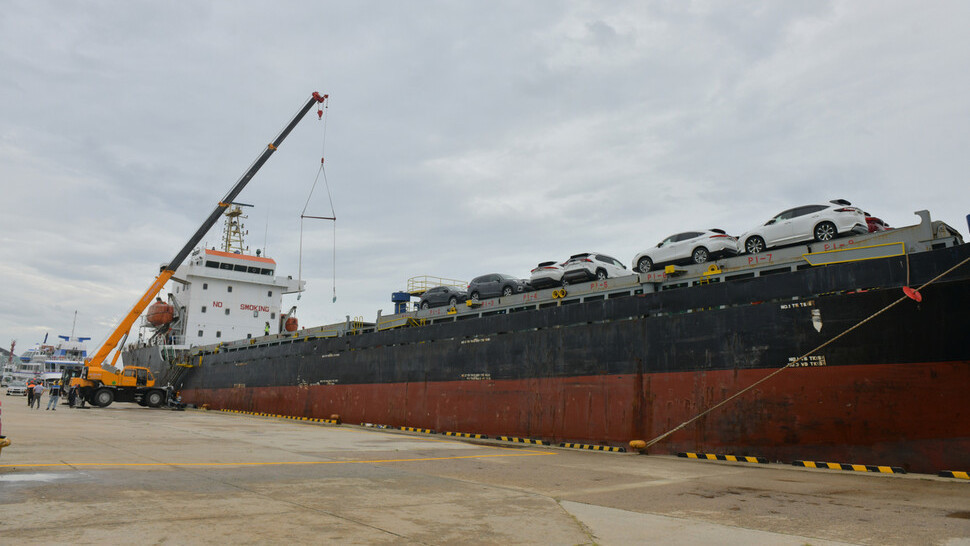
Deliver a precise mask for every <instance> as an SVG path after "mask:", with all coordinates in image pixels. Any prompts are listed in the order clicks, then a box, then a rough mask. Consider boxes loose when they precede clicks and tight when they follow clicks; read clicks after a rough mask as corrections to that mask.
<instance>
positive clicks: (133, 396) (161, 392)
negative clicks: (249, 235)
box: [62, 92, 329, 407]
mask: <svg viewBox="0 0 970 546" xmlns="http://www.w3.org/2000/svg"><path fill="white" fill-rule="evenodd" d="M328 98H329V95H321V94H319V93H317V92H314V93H313V94H312V95H311V97H310V99H309V100H307V102H306V104H304V105H303V107H302V108H300V110H299V111H298V112H297V113H296V115H295V116H293V119H291V120H290V122H289V124H288V125H287V126H286V127H284V128H283V130H282V131H281V132H280V133H279V135H277V137H276V139H275V140H273V142H271V143H270V144H269V145H268V146H267V147H266V149H265V150H263V152H262V154H260V156H259V157H258V158H257V159H256V161H255V162H254V163H253V164H252V166H250V167H249V170H247V171H246V173H245V174H243V175H242V177H241V178H240V179H239V180H238V181H237V182H236V184H235V185H233V187H232V189H230V190H229V193H227V194H226V195H225V197H223V198H222V199H221V200H220V201H219V202H218V204H216V207H215V209H214V210H213V211H212V213H211V214H209V217H208V218H206V219H205V221H204V222H202V225H201V226H199V229H198V230H196V232H195V234H193V235H192V237H190V238H189V240H188V241H187V242H186V243H185V246H183V247H182V250H180V251H179V252H178V254H176V255H175V258H173V259H172V261H170V262H169V263H168V265H166V266H164V267H162V270H161V272H160V273H159V275H158V277H156V278H155V282H153V283H152V285H151V286H149V287H148V290H146V291H145V294H144V295H142V297H141V299H139V300H138V301H137V302H136V303H135V305H134V307H132V308H131V311H129V312H128V314H127V315H126V316H125V318H124V319H123V320H122V321H121V323H120V324H118V326H117V327H116V328H115V329H114V331H113V332H112V333H111V335H110V336H108V339H107V340H106V341H105V342H104V344H103V345H102V346H101V348H99V349H98V352H97V353H95V355H94V356H93V357H92V358H90V359H89V360H87V361H85V363H84V366H83V367H82V368H81V369H80V370H79V371H74V373H68V372H65V376H64V377H63V378H62V384H63V385H65V386H70V387H77V388H78V389H79V394H80V395H81V397H82V399H83V400H86V401H88V403H90V404H91V405H93V406H98V407H106V406H109V405H111V403H112V402H114V401H118V402H137V403H139V404H142V405H145V406H149V407H158V406H161V405H162V404H164V403H165V402H166V401H167V400H168V392H167V391H166V389H165V387H164V386H161V385H156V383H155V378H154V377H153V376H152V373H151V371H150V370H149V369H148V368H143V367H137V366H129V367H126V368H124V369H123V370H121V371H120V372H119V371H118V370H117V369H115V368H114V367H110V368H106V367H104V366H102V364H103V363H104V361H105V359H106V358H107V357H108V354H109V353H111V351H112V350H114V349H116V348H117V349H118V350H119V351H120V350H121V348H120V347H118V344H119V342H120V341H121V340H122V339H123V338H124V337H125V336H127V335H128V332H129V331H130V330H131V327H132V326H133V325H134V324H135V321H136V320H138V317H139V316H141V314H142V312H143V311H144V310H145V308H147V307H148V304H150V303H151V302H152V300H153V299H154V298H155V296H156V295H157V294H158V293H159V292H160V291H161V290H162V287H164V286H165V283H167V282H168V280H169V279H171V278H172V275H174V274H175V270H176V269H178V267H179V266H180V265H181V264H182V262H183V261H185V258H186V257H188V255H189V253H190V252H192V249H193V248H195V245H197V244H198V243H199V242H200V241H201V240H202V238H203V237H205V235H206V233H208V232H209V229H210V228H212V226H213V225H215V223H216V222H217V221H218V220H219V217H220V216H222V214H223V212H224V211H225V209H226V208H227V207H229V206H230V205H231V204H232V202H233V200H235V199H236V197H237V196H238V195H239V193H240V192H242V190H243V188H245V187H246V185H247V184H248V183H249V181H250V180H251V179H252V178H253V176H254V175H255V174H256V173H257V172H258V171H259V169H260V168H261V167H262V166H263V164H264V163H266V161H267V160H268V159H269V157H270V156H271V155H273V152H275V151H276V150H277V148H279V146H280V144H282V143H283V140H284V139H286V137H287V136H288V135H289V134H290V132H291V131H293V129H294V128H295V127H296V125H297V124H298V123H299V122H300V120H302V119H303V116H305V115H306V113H307V112H309V111H310V109H311V108H312V107H313V106H314V105H316V104H324V103H325V102H326V101H327V99H328ZM318 114H319V115H320V116H322V110H321V111H318ZM116 358H117V357H116Z"/></svg>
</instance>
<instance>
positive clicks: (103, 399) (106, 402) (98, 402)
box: [91, 387, 115, 408]
mask: <svg viewBox="0 0 970 546" xmlns="http://www.w3.org/2000/svg"><path fill="white" fill-rule="evenodd" d="M114 401H115V393H113V392H111V389H107V388H103V387H102V388H100V389H98V390H97V391H95V392H94V396H93V397H91V403H92V404H94V405H95V406H98V407H99V408H106V407H108V406H110V405H111V403H112V402H114Z"/></svg>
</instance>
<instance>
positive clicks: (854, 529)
mask: <svg viewBox="0 0 970 546" xmlns="http://www.w3.org/2000/svg"><path fill="white" fill-rule="evenodd" d="M2 401H3V402H5V404H4V408H3V410H4V411H3V433H4V434H5V435H7V437H8V438H9V439H10V440H11V441H12V442H13V444H12V445H11V446H10V447H7V448H4V449H3V451H2V453H0V536H7V537H17V538H16V541H17V542H18V543H68V542H69V543H92V542H99V541H104V540H110V537H117V536H120V534H125V535H128V536H140V537H145V538H148V539H149V540H150V541H153V542H170V543H215V542H219V543H224V542H236V541H240V542H245V543H252V542H283V541H293V540H296V541H300V542H308V543H309V542H312V543H325V542H338V541H339V542H341V543H385V542H391V543H425V544H442V543H459V542H462V543H464V542H475V543H543V544H548V543H556V544H589V543H598V544H630V543H642V542H644V541H645V539H646V538H647V537H649V539H650V541H651V542H658V543H671V544H697V543H703V542H701V541H706V542H710V543H719V544H724V543H736V544H741V543H743V544H805V543H811V544H837V543H851V544H862V543H866V544H916V543H921V544H941V543H947V544H957V543H960V544H963V543H966V541H967V537H970V512H968V511H967V507H968V506H970V502H968V501H970V480H961V479H956V478H941V477H937V476H931V475H925V474H879V473H862V472H852V471H839V470H821V469H809V468H796V467H792V466H790V465H781V464H759V463H734V462H728V461H698V460H692V459H682V458H677V457H671V456H655V455H646V456H645V455H639V454H635V453H605V452H598V451H589V450H577V449H570V448H561V447H554V446H537V445H528V444H521V443H510V442H498V441H492V440H476V439H463V438H454V437H443V436H442V435H440V434H436V435H429V434H423V433H420V432H405V431H397V430H379V429H375V428H368V427H362V426H353V425H346V424H344V425H331V424H326V423H317V422H305V421H294V420H287V419H279V418H273V417H260V416H253V415H245V414H238V413H228V412H216V411H202V410H188V411H184V412H175V411H169V410H160V409H159V410H152V409H147V408H141V407H138V406H134V405H116V406H111V407H109V408H104V409H85V410H79V409H74V410H71V409H69V408H68V407H67V406H66V405H61V406H60V407H59V408H58V409H59V410H60V411H57V412H56V413H54V412H49V411H45V410H28V409H27V408H26V403H25V400H24V399H23V398H19V397H4V399H3V400H2ZM44 402H45V403H46V398H45V400H44Z"/></svg>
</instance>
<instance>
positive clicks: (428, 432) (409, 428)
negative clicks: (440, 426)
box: [398, 427, 435, 434]
mask: <svg viewBox="0 0 970 546" xmlns="http://www.w3.org/2000/svg"><path fill="white" fill-rule="evenodd" d="M398 428H400V429H401V430H404V431H407V432H421V433H423V434H435V431H433V430H431V429H430V428H414V427H398Z"/></svg>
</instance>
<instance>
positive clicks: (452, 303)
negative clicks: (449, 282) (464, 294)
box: [448, 296, 458, 307]
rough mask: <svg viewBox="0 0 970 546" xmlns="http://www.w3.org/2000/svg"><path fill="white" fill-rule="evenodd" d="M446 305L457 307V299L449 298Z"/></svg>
mask: <svg viewBox="0 0 970 546" xmlns="http://www.w3.org/2000/svg"><path fill="white" fill-rule="evenodd" d="M448 305H450V306H452V307H454V306H456V305H458V298H456V297H454V296H452V297H451V298H449V299H448Z"/></svg>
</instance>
